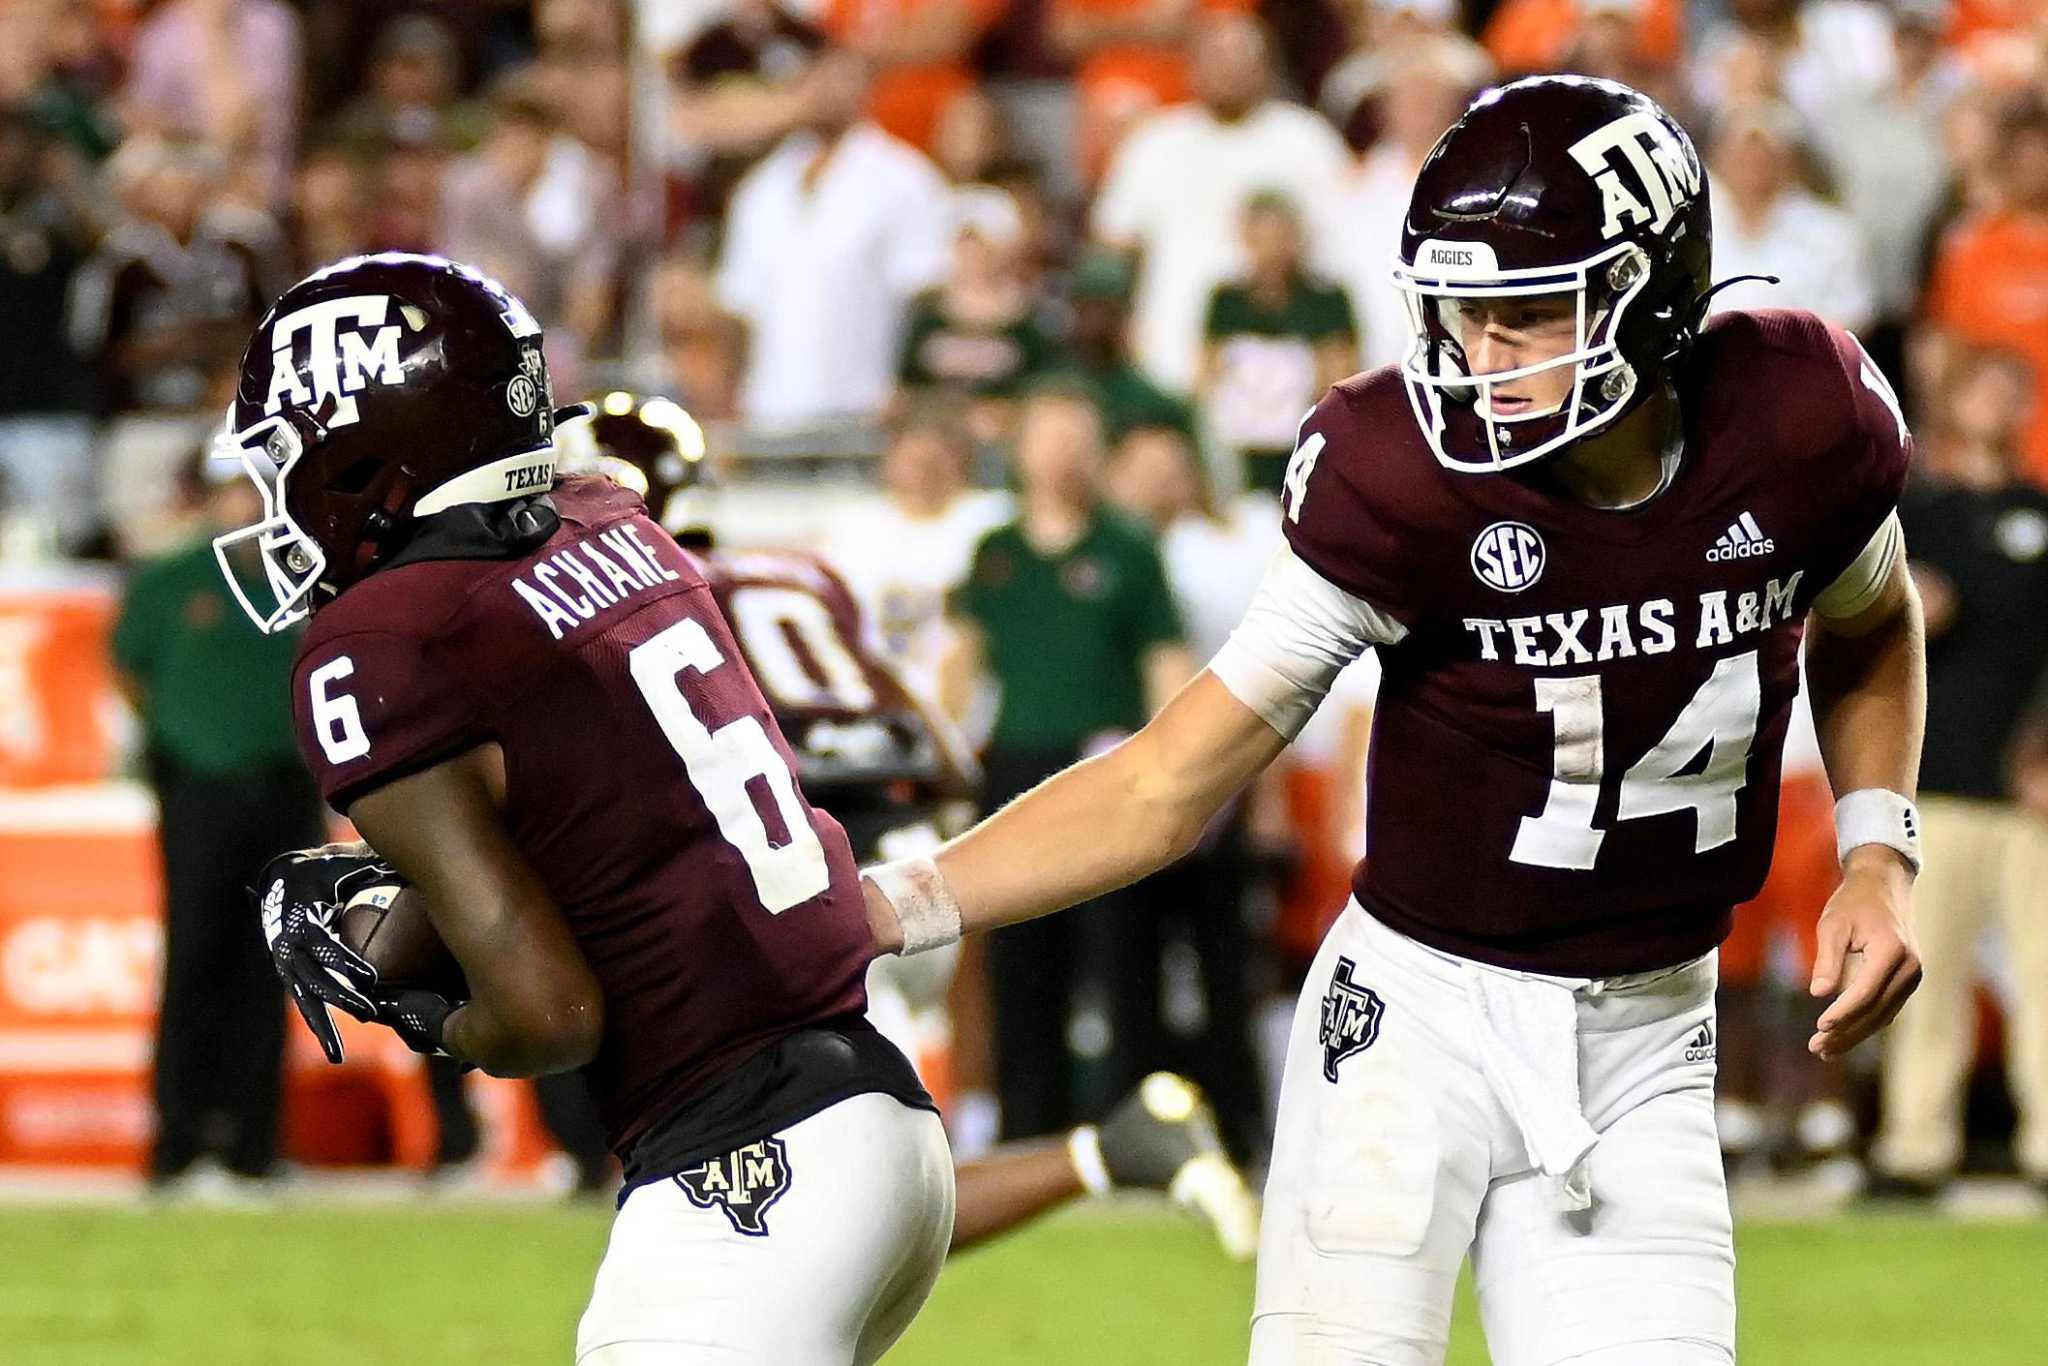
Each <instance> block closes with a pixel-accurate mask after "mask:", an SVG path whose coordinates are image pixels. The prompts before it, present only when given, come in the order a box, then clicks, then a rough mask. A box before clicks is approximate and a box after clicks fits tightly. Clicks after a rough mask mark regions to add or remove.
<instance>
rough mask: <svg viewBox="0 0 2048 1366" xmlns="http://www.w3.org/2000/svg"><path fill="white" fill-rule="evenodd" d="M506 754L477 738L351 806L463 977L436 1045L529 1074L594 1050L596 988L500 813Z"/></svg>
mask: <svg viewBox="0 0 2048 1366" xmlns="http://www.w3.org/2000/svg"><path fill="white" fill-rule="evenodd" d="M503 762H504V761H503V758H502V755H501V754H500V752H499V751H498V749H497V747H496V746H495V745H481V746H478V747H477V748H475V749H472V750H469V751H468V752H466V753H464V754H461V755H459V756H457V757H456V758H453V759H449V760H446V761H444V762H442V763H439V764H436V765H434V766H433V767H431V768H427V769H422V770H421V771H419V772H417V773H413V774H409V775H407V776H406V777H403V778H399V779H397V780H396V781H394V782H391V783H388V784H386V785H385V786H383V787H380V788H377V789H376V790H375V791H373V792H370V793H367V794H365V795H364V796H362V797H359V798H357V799H356V801H355V802H354V803H353V804H352V805H351V806H350V807H349V811H348V814H349V818H350V819H351V820H353V821H354V822H355V824H356V828H357V829H358V830H360V831H361V832H362V833H363V837H364V838H365V839H367V840H368V841H369V842H370V844H371V846H372V847H373V848H375V849H376V850H377V851H378V853H380V854H382V855H383V856H384V857H385V858H387V859H389V860H390V861H391V863H392V864H393V866H395V867H396V868H397V869H398V871H399V872H401V873H403V874H404V875H405V878H406V880H407V881H408V882H410V883H411V884H412V885H413V887H414V888H415V889H416V890H417V891H418V892H419V894H421V895H422V896H424V897H425V898H426V906H427V917H428V919H429V920H431V921H432V922H433V926H434V929H435V931H436V932H437V933H439V934H440V936H441V939H442V941H443V942H444V943H446V944H447V945H448V948H449V951H450V952H452V953H453V954H454V955H455V959H456V961H457V962H458V963H460V964H461V965H462V970H463V973H464V974H465V975H466V976H467V977H468V979H469V985H470V990H471V992H472V993H473V995H472V997H471V999H470V1000H469V1001H468V1002H467V1003H466V1004H464V1005H462V1006H460V1007H458V1008H457V1009H456V1010H455V1012H454V1013H453V1014H451V1015H449V1016H448V1017H447V1020H446V1022H445V1024H444V1025H443V1039H442V1042H443V1046H444V1047H446V1049H447V1050H448V1052H450V1053H452V1054H453V1055H454V1056H455V1057H457V1058H459V1059H462V1060H463V1061H466V1062H473V1063H475V1064H476V1065H477V1066H479V1067H481V1068H483V1069H484V1070H485V1071H486V1072H489V1073H491V1074H492V1075H494V1076H501V1077H526V1076H537V1075H539V1074H540V1073H543V1072H559V1071H564V1070H567V1069H569V1068H572V1067H580V1066H582V1065H583V1064H584V1063H586V1062H589V1061H590V1059H591V1058H593V1057H595V1056H596V1054H597V1047H598V1040H599V1037H600V1036H601V1034H602V1032H603V1027H604V998H603V995H602V993H601V992H600V991H599V989H598V985H597V979H596V977H595V976H593V975H592V973H591V971H590V965H589V964H588V963H587V962H586V961H585V960H584V957H583V954H582V951H581V950H580V949H578V948H577V947H576V941H575V939H574V938H572V937H571V936H570V933H569V927H568V925H567V923H566V922H565V921H564V920H563V919H562V913H561V911H560V909H559V908H557V907H556V905H555V901H554V898H553V897H552V896H551V895H550V894H549V892H548V890H547V888H546V887H545V886H544V885H542V883H541V880H540V876H539V874H537V873H535V872H534V870H533V865H532V864H530V863H528V862H527V861H526V857H525V855H523V854H521V853H520V852H519V847H518V846H517V845H516V844H514V843H513V841H512V837H511V835H510V834H509V833H508V832H507V831H506V829H505V825H504V821H503V819H502V818H501V817H500V815H499V811H498V799H499V795H500V794H501V793H502V791H503V773H504V769H503Z"/></svg>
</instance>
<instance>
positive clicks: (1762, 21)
mask: <svg viewBox="0 0 2048 1366" xmlns="http://www.w3.org/2000/svg"><path fill="white" fill-rule="evenodd" d="M1728 12H1729V17H1728V18H1727V19H1725V20H1723V21H1722V22H1721V23H1719V24H1717V25H1714V26H1713V27H1711V28H1709V29H1707V31H1706V32H1705V34H1704V35H1703V36H1702V37H1701V39H1700V43H1699V47H1698V48H1697V49H1696V53H1697V55H1696V56H1695V57H1694V58H1693V61H1692V63H1691V66H1692V71H1693V100H1694V103H1696V104H1697V105H1698V106H1699V107H1700V108H1702V109H1719V108H1722V107H1724V106H1726V105H1727V104H1729V103H1730V102H1731V101H1732V100H1734V99H1739V98H1741V97H1742V96H1743V95H1744V94H1745V93H1751V94H1753V93H1757V92H1755V91H1754V89H1750V88H1747V87H1751V86H1753V78H1752V74H1751V73H1752V72H1753V64H1754V59H1755V58H1756V57H1757V56H1758V55H1761V56H1762V57H1763V58H1764V59H1765V60H1766V62H1767V64H1768V66H1769V67H1770V70H1771V72H1772V73H1773V74H1772V77H1771V80H1772V83H1773V84H1774V86H1775V88H1776V90H1777V92H1778V93H1779V94H1780V95H1781V96H1782V97H1783V98H1784V99H1785V101H1786V102H1787V103H1789V104H1790V105H1791V106H1792V107H1793V108H1794V109H1797V110H1798V111H1799V112H1800V114H1801V115H1803V116H1804V117H1806V118H1810V119H1818V118H1820V117H1822V116H1823V115H1824V114H1825V113H1826V112H1827V111H1828V110H1829V109H1830V108H1832V107H1834V106H1835V105H1838V104H1840V103H1841V102H1842V101H1843V100H1845V99H1856V98H1869V97H1871V96H1873V95H1875V94H1876V93H1877V92H1878V91H1879V90H1881V89H1883V88H1884V86H1885V85H1886V84H1887V83H1888V82H1889V81H1890V80H1891V77H1892V60H1893V57H1892V35H1891V18H1890V16H1889V15H1887V14H1886V13H1885V11H1884V10H1883V9H1882V8H1881V7H1879V6H1877V5H1874V4H1871V3H1869V0H1731V2H1730V4H1729V6H1728Z"/></svg>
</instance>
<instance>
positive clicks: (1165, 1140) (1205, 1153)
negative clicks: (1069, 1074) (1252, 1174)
mask: <svg viewBox="0 0 2048 1366" xmlns="http://www.w3.org/2000/svg"><path fill="white" fill-rule="evenodd" d="M1095 1137H1096V1142H1097V1144H1098V1145H1099V1146H1100V1148H1101V1152H1102V1165H1103V1167H1104V1168H1105V1169H1107V1171H1108V1173H1109V1180H1110V1184H1111V1185H1112V1186H1117V1187H1126V1188H1136V1187H1143V1188H1146V1189H1150V1190H1158V1191H1165V1192H1166V1193H1167V1195H1169V1196H1170V1197H1172V1199H1173V1200H1174V1202H1175V1203H1176V1204H1179V1205H1183V1206H1186V1207H1187V1208H1189V1209H1192V1210H1194V1211H1195V1212H1196V1213H1198V1214H1200V1215H1201V1216H1202V1217H1203V1218H1205V1219H1207V1220H1208V1221H1209V1222H1210V1223H1211V1224H1212V1225H1214V1226H1215V1229H1216V1236H1217V1238H1218V1239H1220V1240H1221V1241H1222V1243H1223V1249H1224V1251H1225V1252H1227V1253H1228V1254H1229V1255H1230V1256H1232V1257H1234V1258H1236V1259H1238V1260H1240V1261H1243V1260H1247V1259H1249V1258H1250V1257H1251V1256H1252V1254H1253V1253H1254V1252H1256V1251H1257V1250H1258V1244H1259V1205H1258V1200H1257V1199H1256V1197H1254V1196H1253V1195H1252V1193H1251V1191H1250V1190H1249V1189H1248V1188H1247V1187H1246V1185H1245V1180H1244V1176H1243V1174H1242V1173H1240V1172H1239V1171H1238V1170H1237V1167H1236V1166H1235V1165H1234V1164H1233V1163H1232V1162H1231V1160H1230V1156H1229V1154H1227V1153H1226V1152H1224V1150H1223V1141H1222V1139H1221V1138H1219V1137H1218V1136H1217V1133H1216V1115H1215V1112H1214V1111H1213V1110H1211V1109H1210V1108H1209V1101H1208V1099H1207V1097H1205V1096H1204V1095H1203V1094H1202V1089H1201V1088H1200V1087H1199V1086H1196V1085H1195V1084H1194V1083H1193V1082H1191V1081H1189V1080H1187V1079H1186V1078H1185V1077H1181V1076H1176V1075H1175V1074H1174V1073H1172V1072H1154V1073H1153V1074H1152V1075H1151V1076H1149V1077H1147V1078H1145V1080H1144V1081H1143V1082H1141V1083H1139V1085H1138V1089H1137V1090H1135V1091H1133V1092H1132V1093H1131V1094H1130V1095H1129V1096H1127V1097H1125V1098H1124V1100H1123V1101H1122V1102H1121V1103H1119V1104H1118V1105H1117V1107H1116V1109H1114V1110H1112V1111H1110V1114H1109V1118H1108V1119H1106V1120H1104V1121H1103V1122H1102V1124H1101V1126H1100V1127H1099V1128H1097V1129H1096V1131H1095Z"/></svg>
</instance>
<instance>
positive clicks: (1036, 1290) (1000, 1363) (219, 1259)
mask: <svg viewBox="0 0 2048 1366" xmlns="http://www.w3.org/2000/svg"><path fill="white" fill-rule="evenodd" d="M606 1222H607V1216H606V1213H605V1212H604V1211H602V1210H593V1209H588V1208H585V1209H556V1208H545V1207H532V1206H485V1205H473V1204H457V1203H442V1202H436V1201H426V1200H423V1201H420V1202H416V1203H411V1204H404V1205H397V1206H368V1207H361V1208H357V1207H342V1206H333V1205H295V1206H287V1207H284V1208H281V1209H279V1210H277V1211H274V1212H267V1213H234V1212H218V1211H200V1210H134V1211H129V1210H110V1209H103V1208H77V1209H72V1208H0V1362H4V1363H6V1366H401V1364H403V1366H411V1363H425V1362H432V1363H435V1366H455V1364H458V1363H491V1366H543V1364H545V1366H567V1363H568V1360H569V1344H570V1341H571V1335H572V1333H573V1328H574V1323H575V1318H576V1315H577V1313H578V1311H579V1310H580V1309H581V1308H582V1302H583V1295H584V1292H585V1290H586V1288H587V1287H588V1284H589V1279H590V1275H591V1272H592V1269H593V1268H594V1267H595V1266H596V1264H597V1259H598V1256H599V1254H600V1252H601V1251H602V1249H603V1245H604V1235H605V1228H606ZM1741 1257H1742V1285H1741V1293H1742V1297H1743V1298H1742V1313H1743V1328H1742V1344H1743V1357H1742V1359H1743V1362H1744V1363H1745V1366H1780V1364H1781V1363H1782V1364H1783V1366H1852V1364H1853V1366H1922V1364H1923V1363H1924V1366H2040V1363H2043V1362H2048V1221H2044V1220H2035V1221H2032V1222H2026V1223H2006V1224H1997V1223H1991V1224H1986V1223H1973V1224H1964V1223H1951V1222H1943V1221H1940V1220H1935V1219H1920V1218H1903V1217H1899V1218H1879V1217H1860V1218H1849V1219H1840V1220H1833V1221H1829V1222H1826V1223H1758V1224H1750V1225H1748V1226H1747V1227H1745V1229H1744V1230H1743V1232H1742V1235H1741ZM1251 1286H1252V1281H1251V1272H1250V1270H1249V1269H1248V1268H1245V1267H1241V1266H1233V1265H1231V1264H1229V1263H1226V1262H1224V1261H1223V1260H1222V1259H1221V1258H1220V1257H1218V1256H1217V1255H1215V1254H1214V1253H1213V1252H1212V1251H1211V1249H1210V1245H1209V1243H1208V1240H1207V1235H1206V1233H1205V1232H1204V1231H1203V1230H1202V1229H1201V1228H1199V1227H1196V1226H1194V1225H1192V1224H1188V1223H1184V1222H1182V1221H1180V1220H1178V1219H1176V1218H1173V1217H1171V1216H1169V1215H1165V1214H1159V1215H1153V1214H1150V1213H1147V1212H1144V1211H1132V1210H1130V1209H1127V1208H1126V1209H1112V1210H1107V1211H1102V1212H1092V1211H1089V1212H1081V1213H1077V1214H1073V1215H1069V1216H1066V1217H1063V1218H1059V1219H1055V1220H1052V1221H1050V1222H1048V1223H1046V1224H1043V1225H1040V1226H1038V1227H1036V1228H1034V1229H1031V1230H1029V1231H1027V1232H1025V1233H1023V1234H1022V1235H1020V1236H1018V1237H1016V1238H1014V1239H1012V1240H1010V1241H1009V1242H1007V1243H1004V1244H1001V1245H999V1246H996V1247H993V1248H990V1249H988V1250H986V1251H983V1252H980V1253H976V1254H972V1255H970V1256H967V1257H965V1258H962V1259H961V1260H960V1261H959V1262H957V1263H956V1264H955V1265H953V1266H952V1267H950V1268H948V1271H947V1274H946V1276H945V1278H944V1279H943V1280H942V1281H941V1282H940V1284H939V1289H938V1292H937V1294H936V1295H935V1296H934V1298H933V1299H932V1302H931V1304H930V1305H929V1307H928V1308H927V1309H926V1310H925V1313H924V1316H923V1318H921V1319H920V1320H919V1322H918V1324H917V1327H916V1328H915V1329H913V1330H912V1333H911V1335H910V1336H909V1337H908V1338H907V1339H905V1341H904V1343H903V1344H902V1345H901V1347H899V1348H898V1350H897V1351H896V1352H895V1353H894V1354H893V1355H892V1356H891V1357H890V1362H891V1363H892V1366H895V1364H896V1363H901V1364H902V1366H939V1363H948V1364H951V1363H961V1362H967V1363H972V1366H1011V1363H1020V1364H1021V1363H1040V1362H1058V1363H1088V1366H1154V1364H1155V1363H1157V1364H1158V1366H1165V1364H1166V1363H1172V1366H1210V1363H1215V1366H1224V1364H1225V1363H1239V1362H1242V1361H1243V1359H1244V1356H1243V1353H1244V1343H1245V1332H1246V1330H1245V1315H1246V1313H1247V1311H1248V1309H1249V1306H1250V1303H1251ZM1450 1360H1451V1364H1452V1366H1480V1364H1481V1363H1484V1362H1485V1361H1486V1353H1485V1349H1484V1347H1483V1346H1482V1345H1481V1343H1480V1342H1479V1337H1478V1331H1477V1324H1476V1321H1475V1319H1474V1317H1473V1314H1472V1312H1471V1306H1470V1304H1469V1302H1465V1303H1461V1304H1460V1307H1459V1314H1458V1324H1457V1328H1456V1329H1455V1331H1454V1337H1453V1346H1452V1350H1451V1357H1450Z"/></svg>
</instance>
